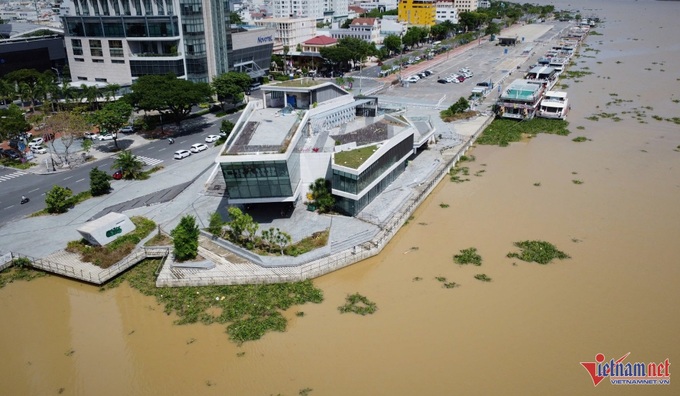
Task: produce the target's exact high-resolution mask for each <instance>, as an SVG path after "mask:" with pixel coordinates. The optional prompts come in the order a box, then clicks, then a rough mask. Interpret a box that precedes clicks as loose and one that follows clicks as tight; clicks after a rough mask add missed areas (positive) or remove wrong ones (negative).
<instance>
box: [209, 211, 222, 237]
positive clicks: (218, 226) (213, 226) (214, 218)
mask: <svg viewBox="0 0 680 396" xmlns="http://www.w3.org/2000/svg"><path fill="white" fill-rule="evenodd" d="M222 225H224V220H222V216H221V215H220V214H219V213H217V212H213V213H211V214H210V223H209V224H208V232H209V233H211V234H213V235H214V236H216V237H221V236H222Z"/></svg>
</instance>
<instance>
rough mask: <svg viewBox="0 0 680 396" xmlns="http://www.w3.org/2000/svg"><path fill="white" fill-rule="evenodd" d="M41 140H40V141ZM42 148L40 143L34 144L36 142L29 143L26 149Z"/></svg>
mask: <svg viewBox="0 0 680 396" xmlns="http://www.w3.org/2000/svg"><path fill="white" fill-rule="evenodd" d="M40 140H42V139H40ZM38 147H42V143H36V142H29V143H28V148H30V149H33V148H38Z"/></svg>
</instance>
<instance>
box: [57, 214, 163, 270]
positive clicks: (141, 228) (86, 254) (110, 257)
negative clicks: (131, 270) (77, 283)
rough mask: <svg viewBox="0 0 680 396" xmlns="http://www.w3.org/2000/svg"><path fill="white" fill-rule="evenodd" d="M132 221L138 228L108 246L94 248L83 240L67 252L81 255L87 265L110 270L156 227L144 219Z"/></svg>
mask: <svg viewBox="0 0 680 396" xmlns="http://www.w3.org/2000/svg"><path fill="white" fill-rule="evenodd" d="M130 220H132V222H133V223H134V224H135V226H136V227H137V228H136V229H135V230H134V231H133V232H131V233H129V234H125V235H123V236H120V237H118V238H117V239H116V240H114V241H113V242H111V243H109V244H108V245H106V246H92V245H90V244H89V243H88V242H87V241H86V240H85V239H81V240H79V241H71V242H69V243H68V245H67V247H66V251H67V252H71V253H79V254H80V258H81V260H82V261H84V262H86V263H92V264H94V265H96V266H98V267H100V268H109V267H110V266H112V265H113V264H115V263H117V262H119V261H120V260H122V259H123V258H125V256H127V255H128V254H130V253H131V252H132V251H133V250H134V248H135V246H137V244H138V243H139V242H140V241H141V240H142V239H144V238H145V237H146V236H147V235H149V233H151V231H153V229H154V228H155V227H156V223H154V222H153V221H151V220H149V219H146V218H144V217H138V216H134V217H131V218H130Z"/></svg>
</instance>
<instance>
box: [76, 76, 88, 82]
mask: <svg viewBox="0 0 680 396" xmlns="http://www.w3.org/2000/svg"><path fill="white" fill-rule="evenodd" d="M78 81H87V77H82V76H78Z"/></svg>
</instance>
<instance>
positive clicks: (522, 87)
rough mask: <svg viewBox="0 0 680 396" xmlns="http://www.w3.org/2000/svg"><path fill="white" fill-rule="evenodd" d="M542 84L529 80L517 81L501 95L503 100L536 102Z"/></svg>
mask: <svg viewBox="0 0 680 396" xmlns="http://www.w3.org/2000/svg"><path fill="white" fill-rule="evenodd" d="M540 89H541V85H540V84H536V83H535V82H531V81H527V80H515V81H513V82H512V83H511V84H510V86H508V88H506V89H505V91H503V93H502V94H501V98H502V99H519V100H534V99H535V98H534V96H535V95H536V92H537V91H539V90H540Z"/></svg>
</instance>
